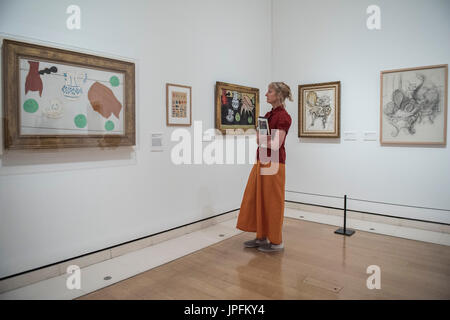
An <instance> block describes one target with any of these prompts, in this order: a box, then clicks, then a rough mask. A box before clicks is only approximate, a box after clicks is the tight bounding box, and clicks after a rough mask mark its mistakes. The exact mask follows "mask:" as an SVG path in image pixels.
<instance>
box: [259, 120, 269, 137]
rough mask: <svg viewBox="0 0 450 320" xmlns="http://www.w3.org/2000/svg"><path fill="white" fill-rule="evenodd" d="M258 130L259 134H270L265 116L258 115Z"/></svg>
mask: <svg viewBox="0 0 450 320" xmlns="http://www.w3.org/2000/svg"><path fill="white" fill-rule="evenodd" d="M257 129H258V132H259V134H260V135H270V128H269V121H268V120H267V118H265V117H258V128H257Z"/></svg>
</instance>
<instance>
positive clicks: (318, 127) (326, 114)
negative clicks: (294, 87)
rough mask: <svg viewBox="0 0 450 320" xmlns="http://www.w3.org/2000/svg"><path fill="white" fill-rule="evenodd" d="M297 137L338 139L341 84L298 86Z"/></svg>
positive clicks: (326, 83)
mask: <svg viewBox="0 0 450 320" xmlns="http://www.w3.org/2000/svg"><path fill="white" fill-rule="evenodd" d="M298 97H299V98H298V117H299V119H298V120H299V121H298V136H299V137H315V138H339V136H340V109H341V106H340V99H341V82H340V81H335V82H324V83H315V84H305V85H300V86H298Z"/></svg>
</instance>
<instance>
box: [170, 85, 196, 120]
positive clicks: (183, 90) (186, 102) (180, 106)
mask: <svg viewBox="0 0 450 320" xmlns="http://www.w3.org/2000/svg"><path fill="white" fill-rule="evenodd" d="M175 90H176V91H175ZM166 125H167V126H188V127H189V126H191V125H192V87H190V86H185V85H180V84H173V83H166Z"/></svg>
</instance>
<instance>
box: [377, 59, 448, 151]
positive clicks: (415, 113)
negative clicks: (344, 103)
mask: <svg viewBox="0 0 450 320" xmlns="http://www.w3.org/2000/svg"><path fill="white" fill-rule="evenodd" d="M447 104H448V65H447V64H440V65H431V66H422V67H415V68H404V69H394V70H385V71H381V72H380V144H381V145H398V146H399V145H405V146H408V145H436V146H438V145H442V146H445V145H446V144H447V112H448V111H447V109H448V105H447Z"/></svg>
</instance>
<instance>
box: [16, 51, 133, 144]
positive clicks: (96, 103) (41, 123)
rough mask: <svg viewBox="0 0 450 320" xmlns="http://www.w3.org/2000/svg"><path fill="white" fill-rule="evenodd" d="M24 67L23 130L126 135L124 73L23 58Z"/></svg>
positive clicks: (30, 131) (29, 131) (21, 90)
mask: <svg viewBox="0 0 450 320" xmlns="http://www.w3.org/2000/svg"><path fill="white" fill-rule="evenodd" d="M19 65H20V67H19V73H20V88H19V90H20V99H21V111H20V112H21V115H20V119H21V129H20V130H21V132H22V133H24V134H27V135H32V134H36V135H37V134H46V135H48V134H53V133H54V134H64V135H70V134H73V135H80V134H81V135H89V134H96V135H98V134H108V135H111V134H117V135H122V134H123V133H124V127H125V121H124V120H125V116H124V103H125V95H124V79H125V78H124V77H125V74H124V73H120V72H117V71H103V70H100V69H93V68H83V67H79V66H73V65H68V64H63V63H59V62H48V61H37V60H33V59H28V58H22V57H21V58H19Z"/></svg>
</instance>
